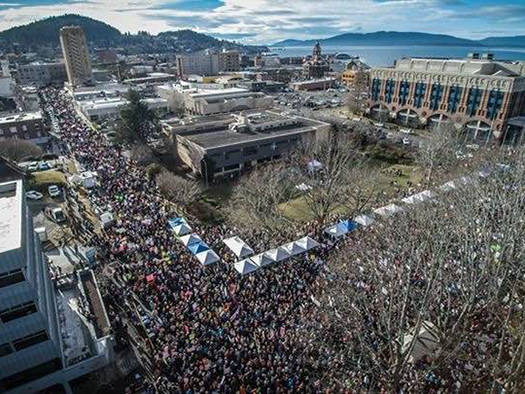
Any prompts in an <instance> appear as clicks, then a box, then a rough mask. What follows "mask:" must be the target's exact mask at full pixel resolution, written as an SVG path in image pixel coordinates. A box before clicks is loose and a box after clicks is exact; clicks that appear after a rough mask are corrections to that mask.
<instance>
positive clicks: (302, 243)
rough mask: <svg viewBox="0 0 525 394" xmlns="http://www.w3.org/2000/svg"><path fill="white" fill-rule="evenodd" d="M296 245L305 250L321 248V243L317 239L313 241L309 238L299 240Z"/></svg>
mask: <svg viewBox="0 0 525 394" xmlns="http://www.w3.org/2000/svg"><path fill="white" fill-rule="evenodd" d="M295 244H296V245H297V246H299V247H301V248H303V249H304V250H311V249H315V248H317V247H318V246H319V242H317V241H316V240H315V239H312V238H310V237H308V236H306V237H303V238H301V239H298V240H297V241H295Z"/></svg>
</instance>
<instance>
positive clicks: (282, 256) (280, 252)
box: [266, 247, 290, 262]
mask: <svg viewBox="0 0 525 394" xmlns="http://www.w3.org/2000/svg"><path fill="white" fill-rule="evenodd" d="M266 255H267V256H268V257H269V258H271V259H272V260H273V261H275V262H279V261H283V260H286V259H287V258H288V257H290V253H288V252H287V251H286V250H284V249H283V248H282V247H278V248H276V249H272V250H269V251H267V252H266Z"/></svg>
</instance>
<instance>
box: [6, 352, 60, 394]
mask: <svg viewBox="0 0 525 394" xmlns="http://www.w3.org/2000/svg"><path fill="white" fill-rule="evenodd" d="M60 368H62V363H61V362H60V359H58V358H55V359H54V360H51V361H47V362H45V363H42V364H40V365H37V366H36V367H32V368H29V369H26V370H25V371H22V372H19V373H17V374H14V375H11V376H8V377H7V378H5V379H2V380H0V392H4V391H7V390H12V389H14V388H16V387H18V386H21V385H23V384H26V383H29V382H32V381H33V380H36V379H39V378H41V377H42V376H46V375H49V374H51V373H53V372H55V371H58V370H59V369H60Z"/></svg>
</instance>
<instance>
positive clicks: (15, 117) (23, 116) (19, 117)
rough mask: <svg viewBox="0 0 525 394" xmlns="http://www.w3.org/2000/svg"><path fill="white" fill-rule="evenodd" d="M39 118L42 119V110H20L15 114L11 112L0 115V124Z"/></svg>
mask: <svg viewBox="0 0 525 394" xmlns="http://www.w3.org/2000/svg"><path fill="white" fill-rule="evenodd" d="M37 119H42V114H41V113H40V111H35V112H19V113H15V114H10V115H8V116H3V117H0V124H2V123H13V122H24V121H27V120H37Z"/></svg>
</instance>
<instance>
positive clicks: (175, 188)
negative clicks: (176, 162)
mask: <svg viewBox="0 0 525 394" xmlns="http://www.w3.org/2000/svg"><path fill="white" fill-rule="evenodd" d="M156 180H157V185H158V186H159V188H160V190H161V191H162V193H163V194H164V195H165V196H166V197H167V198H169V199H170V200H171V201H172V202H174V203H175V204H177V205H179V206H180V207H183V208H185V207H187V206H188V205H189V204H191V203H192V202H194V201H196V200H198V199H199V197H200V196H201V195H202V188H201V186H200V184H199V183H198V182H197V181H193V180H189V179H185V178H183V177H180V176H178V175H175V174H173V173H171V172H170V171H167V170H163V171H161V172H160V173H159V174H158V175H157V177H156Z"/></svg>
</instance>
